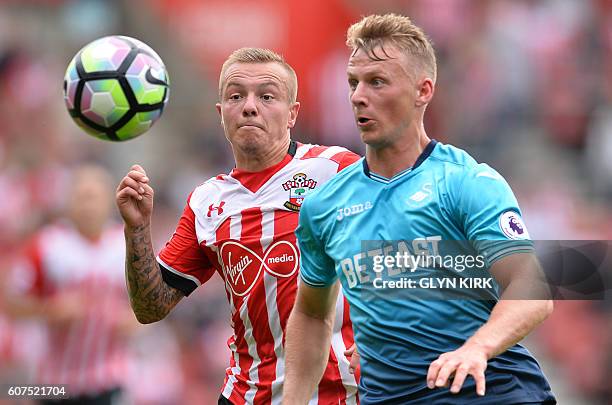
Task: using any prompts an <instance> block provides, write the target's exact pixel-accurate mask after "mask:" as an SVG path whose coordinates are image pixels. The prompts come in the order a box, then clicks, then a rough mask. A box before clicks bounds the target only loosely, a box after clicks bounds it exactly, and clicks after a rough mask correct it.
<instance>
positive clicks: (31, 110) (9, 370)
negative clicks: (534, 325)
mask: <svg viewBox="0 0 612 405" xmlns="http://www.w3.org/2000/svg"><path fill="white" fill-rule="evenodd" d="M389 11H394V12H399V13H404V14H407V15H409V16H411V17H412V18H413V20H414V21H415V22H416V23H417V24H419V25H421V26H422V27H423V28H424V29H425V31H426V32H427V33H428V34H429V35H430V37H431V38H432V39H433V41H434V45H435V48H436V51H437V55H438V58H439V79H438V84H437V91H436V93H437V94H436V96H435V98H434V102H433V104H432V105H431V106H430V107H429V109H428V112H427V114H426V130H427V132H428V134H429V135H430V136H431V137H434V138H436V139H438V140H440V141H443V142H448V143H452V144H455V145H457V146H460V147H463V148H465V149H467V150H468V151H469V152H470V153H472V154H473V155H474V156H475V157H476V158H477V159H479V160H480V161H485V162H487V163H489V164H490V165H492V166H493V167H495V168H497V169H498V170H499V171H500V172H501V173H502V174H503V175H504V176H505V177H506V179H508V181H509V182H510V183H511V185H512V187H513V189H514V190H515V192H516V194H517V196H518V199H519V202H520V204H521V207H522V209H523V211H524V215H525V219H526V222H527V225H528V226H529V230H530V233H531V236H532V237H533V238H535V239H598V240H610V239H612V158H611V157H612V1H610V0H491V1H484V0H473V1H470V0H376V1H374V0H309V1H286V0H260V1H257V2H255V1H251V0H150V1H145V0H129V1H128V0H123V1H120V0H115V1H112V0H82V1H74V0H70V1H69V0H14V1H11V0H4V1H2V2H1V3H0V252H1V253H0V274H7V272H9V270H10V268H11V266H12V262H13V261H14V260H15V259H16V258H17V257H18V256H19V254H20V249H21V248H22V247H23V246H24V244H25V242H26V241H27V240H28V239H29V238H30V237H31V236H32V235H33V234H34V233H35V232H36V231H37V229H40V228H41V226H43V225H45V224H48V223H50V222H52V221H53V220H54V219H56V218H57V217H58V216H60V215H61V213H62V210H63V208H64V204H65V201H64V199H63V197H64V195H65V190H66V179H67V176H68V175H69V174H70V172H71V170H73V168H74V167H75V166H76V165H78V164H79V163H83V162H97V163H100V164H103V165H104V166H106V167H108V168H109V169H110V170H111V171H112V173H113V175H114V176H115V179H116V180H117V182H118V181H119V179H120V177H121V176H122V175H123V174H124V173H125V172H126V171H127V170H128V169H129V167H130V166H131V164H133V163H140V164H142V165H143V166H144V167H145V168H146V169H147V170H148V174H149V177H150V178H151V179H152V185H153V186H154V188H155V190H156V200H155V204H156V206H155V213H154V240H155V242H154V243H155V245H156V247H157V248H159V247H161V246H162V245H163V243H164V242H165V241H166V239H167V238H168V237H169V236H170V235H171V232H172V231H173V229H174V226H175V224H176V221H177V219H178V217H179V215H180V213H181V212H182V209H183V206H184V203H185V200H186V197H187V195H188V193H189V192H190V191H191V189H192V188H193V187H194V186H196V185H197V184H199V183H201V182H202V181H204V180H205V179H207V178H208V177H210V176H213V175H216V174H218V173H220V172H227V171H228V170H230V169H231V168H232V157H231V150H230V148H229V146H228V145H227V144H226V141H225V139H224V136H223V132H222V129H221V126H220V124H219V119H218V117H217V114H216V111H215V109H214V103H215V102H216V100H217V80H218V73H219V70H220V66H221V62H222V61H223V60H224V58H225V57H226V56H227V55H228V54H229V53H230V52H231V51H232V50H234V49H236V48H238V47H241V46H261V47H269V48H272V49H274V50H277V51H279V52H281V53H283V54H284V55H285V57H286V59H287V60H288V61H289V63H291V64H292V65H293V66H294V67H295V68H296V71H297V73H298V78H299V95H298V99H299V100H300V101H301V102H302V110H301V112H300V117H299V120H298V126H297V128H296V130H294V131H293V137H294V139H296V140H299V141H304V142H306V141H308V142H314V143H326V144H339V145H344V146H347V147H349V148H351V149H353V150H354V151H356V152H363V148H362V146H361V145H360V142H359V137H358V134H357V131H356V129H355V126H354V123H353V121H352V115H351V112H350V107H349V104H348V101H347V91H348V88H347V85H346V79H345V73H344V71H345V66H346V60H347V56H348V51H347V49H346V48H345V46H344V34H345V31H346V28H347V27H348V25H349V24H350V23H351V22H353V21H356V20H357V19H358V18H359V17H360V16H361V15H364V14H369V13H372V12H378V13H383V12H389ZM110 34H123V35H129V36H133V37H135V38H138V39H140V40H142V41H144V42H146V43H148V44H149V45H150V46H151V47H153V48H154V49H155V50H156V51H157V52H158V53H159V54H160V55H161V56H162V58H163V59H164V61H165V63H166V66H167V68H168V70H169V73H170V78H171V93H170V102H169V105H168V107H167V109H166V111H165V112H164V115H163V117H162V119H161V120H160V121H159V122H158V123H157V124H156V125H155V126H154V128H153V129H152V130H151V131H150V132H149V133H147V134H145V135H144V136H142V137H141V138H139V139H136V140H132V141H130V142H128V143H125V144H112V143H106V142H102V141H98V140H96V139H93V138H91V137H89V136H87V135H85V134H84V133H83V132H81V131H80V130H79V129H78V128H77V127H76V125H74V124H73V123H72V122H71V120H70V117H69V116H68V113H67V112H66V110H65V107H64V104H63V100H62V93H61V92H62V78H63V74H64V69H65V68H66V65H67V63H68V61H69V60H70V59H71V58H72V56H73V55H74V54H75V53H76V51H77V50H79V49H80V48H81V47H82V46H83V45H85V44H86V43H88V42H89V41H91V40H93V39H95V38H98V37H101V36H104V35H110ZM39 326H40V325H37V324H36V323H32V322H14V321H10V320H9V319H8V317H6V316H4V315H3V312H2V308H0V384H1V383H6V382H16V383H25V382H27V381H28V376H29V375H30V374H31V370H32V367H33V365H34V364H35V362H36V358H37V356H39V355H40V353H42V352H43V351H44V350H45V348H44V345H43V344H42V342H44V340H43V339H42V338H41V333H42V332H41V328H40V327H39ZM230 333H231V331H230V326H229V311H228V306H227V304H226V298H225V294H224V292H223V285H222V283H221V282H220V280H219V278H218V277H216V278H215V279H213V280H211V282H209V283H208V284H206V285H205V286H203V287H202V288H200V289H199V291H197V292H196V293H195V294H194V295H192V296H191V297H190V299H187V300H184V301H183V302H182V303H181V304H180V305H179V307H178V308H177V309H176V310H175V311H174V312H173V314H172V315H171V316H170V317H169V318H168V319H167V320H165V321H163V322H161V323H159V324H155V325H147V326H140V327H138V329H137V331H136V333H135V334H134V336H133V345H132V350H131V358H130V362H131V363H130V364H131V370H132V373H131V375H132V377H131V378H130V380H129V381H127V389H128V391H129V393H130V395H131V397H132V399H133V400H134V402H135V403H137V404H175V403H189V404H190V403H202V404H208V403H216V398H217V397H218V395H219V389H220V386H221V383H222V380H223V375H224V372H223V370H224V369H225V367H226V363H227V359H228V349H227V347H226V346H225V341H226V339H227V337H229V336H230ZM526 344H527V346H528V347H529V348H530V349H531V350H532V351H533V352H535V353H536V355H537V357H538V359H539V360H540V361H541V363H542V366H543V368H544V370H545V372H546V373H547V375H548V376H549V377H550V379H551V383H552V385H553V389H554V390H555V392H556V394H557V395H558V398H559V400H560V403H561V404H610V403H612V384H611V381H612V380H611V377H610V376H611V375H612V305H611V304H610V302H609V300H608V302H607V303H606V302H605V301H566V302H558V303H557V306H556V309H555V313H554V314H553V316H552V317H551V318H549V319H548V320H547V321H546V322H545V323H544V324H543V325H542V326H541V327H540V328H539V329H538V330H537V332H536V333H534V334H533V335H532V336H530V337H529V339H528V340H527V343H526ZM0 402H1V401H0Z"/></svg>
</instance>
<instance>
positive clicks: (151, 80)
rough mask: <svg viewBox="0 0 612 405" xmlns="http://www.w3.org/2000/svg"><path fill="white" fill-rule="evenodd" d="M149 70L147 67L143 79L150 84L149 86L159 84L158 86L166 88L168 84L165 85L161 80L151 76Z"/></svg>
mask: <svg viewBox="0 0 612 405" xmlns="http://www.w3.org/2000/svg"><path fill="white" fill-rule="evenodd" d="M151 70H152V69H151V68H150V67H149V69H147V71H146V73H145V79H146V80H147V81H148V82H149V83H151V84H159V85H160V86H166V87H168V83H166V82H165V81H163V80H160V79H158V78H157V77H155V76H153V73H151Z"/></svg>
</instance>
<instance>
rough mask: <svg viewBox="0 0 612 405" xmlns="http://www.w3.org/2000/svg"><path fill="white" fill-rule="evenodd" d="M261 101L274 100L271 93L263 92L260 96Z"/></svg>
mask: <svg viewBox="0 0 612 405" xmlns="http://www.w3.org/2000/svg"><path fill="white" fill-rule="evenodd" d="M261 98H262V100H263V101H272V100H274V96H273V95H272V94H264V95H263V96H261Z"/></svg>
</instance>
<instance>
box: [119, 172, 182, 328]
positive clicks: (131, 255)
mask: <svg viewBox="0 0 612 405" xmlns="http://www.w3.org/2000/svg"><path fill="white" fill-rule="evenodd" d="M116 203H117V207H118V208H119V212H120V213H121V217H122V218H123V222H124V225H125V226H124V229H125V243H126V252H125V277H126V282H127V289H128V295H129V297H130V304H131V306H132V310H133V311H134V314H135V315H136V318H137V319H138V321H139V322H141V323H152V322H157V321H159V320H161V319H163V318H164V317H165V316H166V315H167V314H168V313H169V312H170V311H171V310H172V308H174V307H175V306H176V304H178V302H179V301H180V300H181V299H182V298H183V297H184V295H183V293H182V292H181V291H179V290H177V289H176V288H173V287H171V286H169V285H168V284H166V283H165V282H164V280H163V279H162V275H161V270H160V268H159V265H158V264H157V261H156V260H155V253H154V251H153V243H152V242H151V216H152V212H153V188H152V187H151V186H150V185H149V178H148V177H147V174H146V172H145V171H144V169H143V168H142V167H141V166H139V165H134V166H132V168H131V170H130V172H129V173H128V174H127V175H126V176H125V177H124V178H123V179H122V180H121V182H120V183H119V186H118V187H117V192H116Z"/></svg>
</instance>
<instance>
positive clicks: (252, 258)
mask: <svg viewBox="0 0 612 405" xmlns="http://www.w3.org/2000/svg"><path fill="white" fill-rule="evenodd" d="M219 257H220V260H221V264H222V266H223V272H224V273H225V282H226V284H227V286H228V287H229V288H230V289H231V290H232V293H233V294H234V295H237V296H239V297H241V296H244V295H246V294H248V293H249V292H250V291H251V290H252V289H253V287H254V286H255V283H256V282H257V280H259V279H260V277H261V274H262V272H263V271H266V272H268V274H270V275H272V276H274V277H278V278H287V277H291V276H293V275H294V274H295V273H296V271H297V269H298V257H299V256H298V251H297V249H296V247H295V246H294V245H293V244H291V243H290V242H287V241H278V242H275V243H273V244H272V245H270V246H269V247H268V249H266V251H265V252H264V254H263V256H260V255H258V254H257V253H256V252H254V251H253V250H252V249H250V248H249V247H247V246H244V245H243V244H241V243H240V242H237V241H233V240H230V241H228V242H225V243H224V244H223V246H222V247H221V249H220V250H219Z"/></svg>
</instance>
